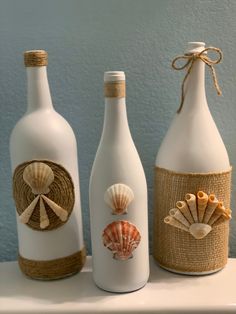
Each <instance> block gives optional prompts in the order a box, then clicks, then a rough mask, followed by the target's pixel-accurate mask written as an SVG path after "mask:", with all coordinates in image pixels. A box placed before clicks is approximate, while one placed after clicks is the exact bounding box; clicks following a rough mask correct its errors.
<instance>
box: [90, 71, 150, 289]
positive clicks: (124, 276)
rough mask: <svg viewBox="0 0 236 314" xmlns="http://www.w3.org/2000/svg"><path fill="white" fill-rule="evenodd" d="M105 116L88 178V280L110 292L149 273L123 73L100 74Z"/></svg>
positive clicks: (143, 201)
mask: <svg viewBox="0 0 236 314" xmlns="http://www.w3.org/2000/svg"><path fill="white" fill-rule="evenodd" d="M104 81H105V82H104V93H105V118H104V125H103V132H102V137H101V140H100V144H99V147H98V150H97V153H96V157H95V160H94V164H93V168H92V172H91V177H90V189H89V199H90V219H91V235H92V256H93V278H94V281H95V283H96V285H97V286H98V287H100V288H102V289H104V290H107V291H111V292H128V291H133V290H137V289H139V288H141V287H143V286H144V285H145V284H146V282H147V280H148V276H149V256H148V214H147V185H146V179H145V174H144V171H143V167H142V164H141V161H140V158H139V155H138V153H137V150H136V148H135V145H134V143H133V140H132V137H131V134H130V130H129V125H128V120H127V113H126V103H125V74H124V72H120V71H113V72H112V71H111V72H105V75H104Z"/></svg>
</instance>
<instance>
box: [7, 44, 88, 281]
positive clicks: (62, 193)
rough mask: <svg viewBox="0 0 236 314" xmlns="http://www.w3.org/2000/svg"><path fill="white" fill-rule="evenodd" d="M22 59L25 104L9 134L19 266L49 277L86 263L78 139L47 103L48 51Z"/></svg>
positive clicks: (28, 272)
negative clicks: (24, 78) (23, 62)
mask: <svg viewBox="0 0 236 314" xmlns="http://www.w3.org/2000/svg"><path fill="white" fill-rule="evenodd" d="M24 58H25V66H26V69H27V103H28V107H27V111H26V113H25V114H24V116H23V117H22V118H21V119H20V120H19V121H18V122H17V124H16V126H15V127H14V129H13V131H12V134H11V138H10V155H11V165H12V172H13V194H14V199H15V203H16V209H17V229H18V241H19V265H20V268H21V270H22V271H23V272H24V273H25V274H26V275H28V276H30V277H32V278H36V279H44V280H50V279H56V278H61V277H65V276H69V275H71V274H73V273H76V272H78V271H79V270H80V269H81V268H82V266H83V264H84V262H85V249H84V242H83V231H82V217H81V206H80V188H79V176H78V160H77V144H76V139H75V136H74V133H73V130H72V129H71V127H70V125H69V124H68V122H67V121H66V120H65V119H64V118H63V117H62V116H61V115H60V114H58V113H57V112H56V111H55V110H54V107H53V104H52V100H51V95H50V90H49V85H48V79H47V68H46V66H47V53H46V52H45V51H43V50H32V51H27V52H25V54H24Z"/></svg>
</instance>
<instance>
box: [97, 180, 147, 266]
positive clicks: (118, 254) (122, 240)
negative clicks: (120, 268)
mask: <svg viewBox="0 0 236 314" xmlns="http://www.w3.org/2000/svg"><path fill="white" fill-rule="evenodd" d="M133 199H134V193H133V191H132V189H131V188H130V187H129V186H128V185H126V184H123V183H117V184H113V185H112V186H110V187H109V188H108V189H107V190H106V192H105V194H104V201H105V203H106V204H107V205H108V206H109V207H110V208H111V209H112V215H125V214H127V213H128V206H129V205H130V203H131V202H132V201H133ZM102 239H103V244H104V246H105V247H106V248H107V249H109V250H110V251H111V252H112V253H113V258H114V259H116V260H121V261H125V260H127V259H129V258H132V256H133V254H132V252H133V251H134V250H135V249H136V248H137V247H138V245H139V242H140V240H141V236H140V232H139V231H138V229H137V227H136V226H135V225H134V224H132V223H130V222H129V221H126V220H118V221H113V222H112V223H110V224H109V225H107V226H106V228H105V229H104V230H103V234H102Z"/></svg>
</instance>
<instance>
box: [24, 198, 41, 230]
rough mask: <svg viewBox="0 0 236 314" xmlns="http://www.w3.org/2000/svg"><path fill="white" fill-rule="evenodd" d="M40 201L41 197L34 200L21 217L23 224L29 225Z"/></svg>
mask: <svg viewBox="0 0 236 314" xmlns="http://www.w3.org/2000/svg"><path fill="white" fill-rule="evenodd" d="M38 200H39V195H38V196H36V197H35V199H33V201H32V202H31V203H30V204H29V206H28V207H27V208H26V209H25V210H24V211H23V213H22V214H21V215H20V217H19V218H20V221H21V222H22V223H23V224H27V223H28V221H29V220H30V217H31V216H32V214H33V212H34V209H35V207H36V205H37V203H38Z"/></svg>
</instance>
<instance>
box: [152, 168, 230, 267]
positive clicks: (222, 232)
mask: <svg viewBox="0 0 236 314" xmlns="http://www.w3.org/2000/svg"><path fill="white" fill-rule="evenodd" d="M230 188H231V169H230V170H229V171H227V172H221V173H205V174H204V173H201V174H200V173H199V174H198V173H176V172H174V171H169V170H166V169H163V168H159V167H156V169H155V203H154V239H153V255H154V258H155V259H156V260H157V262H158V263H159V264H160V265H161V266H163V267H165V268H168V269H171V270H175V271H180V272H191V273H199V272H211V271H215V270H218V269H220V268H222V267H224V266H225V264H226V263H227V257H228V237H229V222H228V221H225V222H223V223H222V224H219V225H217V226H214V227H213V229H212V231H211V232H210V233H209V234H208V235H207V236H206V237H205V238H203V239H200V240H199V239H198V240H197V239H195V238H194V237H193V236H192V235H191V234H190V233H187V232H185V231H183V230H180V229H177V228H174V227H172V226H169V225H167V224H165V223H164V218H165V217H166V216H167V215H168V213H169V210H170V209H171V208H174V207H175V205H176V202H177V201H180V200H184V197H185V194H187V193H193V194H196V193H197V192H198V191H199V190H201V191H204V192H206V193H207V194H210V193H214V194H215V195H216V197H217V198H218V200H220V201H223V203H224V205H225V207H226V208H227V207H229V206H230Z"/></svg>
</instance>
